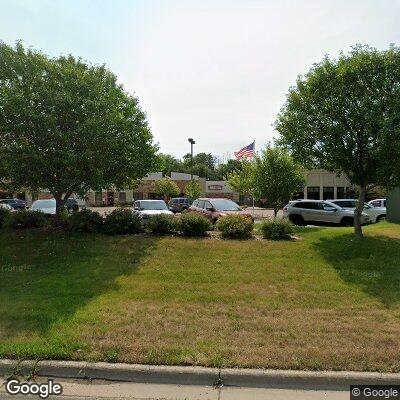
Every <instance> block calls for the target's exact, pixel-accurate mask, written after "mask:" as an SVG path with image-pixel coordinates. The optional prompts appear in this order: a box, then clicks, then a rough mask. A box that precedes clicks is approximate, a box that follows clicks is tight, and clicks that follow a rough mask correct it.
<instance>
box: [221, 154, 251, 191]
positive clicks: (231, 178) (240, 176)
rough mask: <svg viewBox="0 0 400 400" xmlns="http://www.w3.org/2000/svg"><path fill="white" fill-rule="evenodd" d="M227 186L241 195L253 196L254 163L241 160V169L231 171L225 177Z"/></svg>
mask: <svg viewBox="0 0 400 400" xmlns="http://www.w3.org/2000/svg"><path fill="white" fill-rule="evenodd" d="M226 179H227V181H228V183H229V186H230V187H231V188H232V189H233V190H234V191H235V192H238V193H239V194H241V195H249V196H252V197H254V192H255V190H254V163H253V162H250V161H247V160H243V161H241V169H240V170H236V171H234V172H231V173H229V174H228V176H227V177H226Z"/></svg>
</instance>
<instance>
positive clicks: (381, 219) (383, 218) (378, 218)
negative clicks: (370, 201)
mask: <svg viewBox="0 0 400 400" xmlns="http://www.w3.org/2000/svg"><path fill="white" fill-rule="evenodd" d="M385 219H386V215H379V216H378V217H377V218H376V222H380V221H384V220H385Z"/></svg>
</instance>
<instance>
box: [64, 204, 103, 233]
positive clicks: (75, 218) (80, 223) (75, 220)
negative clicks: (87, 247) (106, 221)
mask: <svg viewBox="0 0 400 400" xmlns="http://www.w3.org/2000/svg"><path fill="white" fill-rule="evenodd" d="M68 226H69V229H71V230H72V231H74V232H100V231H101V230H102V227H103V217H102V216H101V215H100V214H99V213H98V212H96V211H92V210H89V209H84V210H81V211H78V212H75V213H73V214H72V215H71V216H70V217H69V218H68Z"/></svg>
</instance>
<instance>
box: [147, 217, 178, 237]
mask: <svg viewBox="0 0 400 400" xmlns="http://www.w3.org/2000/svg"><path fill="white" fill-rule="evenodd" d="M147 229H148V230H149V231H150V232H151V233H153V234H154V235H169V234H171V233H173V232H175V231H176V230H177V223H176V219H175V217H174V216H173V215H167V214H159V215H154V216H153V217H151V218H150V219H149V222H148V223H147Z"/></svg>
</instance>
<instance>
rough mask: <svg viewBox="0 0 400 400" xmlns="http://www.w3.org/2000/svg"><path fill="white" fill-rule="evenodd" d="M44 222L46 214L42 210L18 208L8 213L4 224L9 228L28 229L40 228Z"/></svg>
mask: <svg viewBox="0 0 400 400" xmlns="http://www.w3.org/2000/svg"><path fill="white" fill-rule="evenodd" d="M46 224H47V219H46V215H45V214H43V213H42V212H40V211H26V210H18V211H16V212H12V213H10V215H9V217H8V218H7V220H6V223H5V226H7V227H8V228H11V229H30V228H41V227H43V226H45V225H46Z"/></svg>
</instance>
